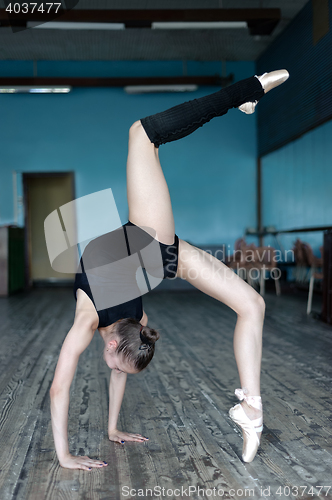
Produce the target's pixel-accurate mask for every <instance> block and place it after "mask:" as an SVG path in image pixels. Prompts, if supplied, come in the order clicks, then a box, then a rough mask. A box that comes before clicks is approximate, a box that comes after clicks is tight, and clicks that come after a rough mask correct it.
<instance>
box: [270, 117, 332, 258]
mask: <svg viewBox="0 0 332 500" xmlns="http://www.w3.org/2000/svg"><path fill="white" fill-rule="evenodd" d="M331 137H332V121H329V122H327V123H325V124H324V125H321V126H320V127H317V128H316V129H314V130H312V131H310V132H308V133H307V134H305V135H304V136H303V137H301V138H300V139H298V140H296V141H293V142H291V143H290V144H288V145H287V146H284V147H283V148H281V149H279V150H277V151H275V152H273V153H270V154H269V155H267V156H264V157H263V159H262V180H263V183H262V186H263V225H264V226H269V225H274V226H276V227H277V228H278V229H292V228H301V227H310V226H320V225H321V226H327V225H332V168H331V158H332V141H331ZM279 238H280V242H281V243H282V245H283V246H284V247H285V248H292V245H293V242H294V241H295V239H296V238H300V239H301V240H303V241H306V242H308V243H309V244H310V245H312V246H313V249H314V252H315V254H316V255H317V256H320V252H319V247H320V246H321V245H322V244H323V234H322V232H315V233H314V232H308V233H296V234H288V235H286V234H285V235H280V236H279ZM266 243H270V244H271V245H274V246H275V241H273V238H266Z"/></svg>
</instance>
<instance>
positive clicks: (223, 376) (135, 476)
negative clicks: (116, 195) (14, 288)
mask: <svg viewBox="0 0 332 500" xmlns="http://www.w3.org/2000/svg"><path fill="white" fill-rule="evenodd" d="M316 300H317V298H316ZM318 300H319V298H318ZM266 302H267V316H266V323H265V330H264V352H263V363H262V397H263V402H264V409H265V412H264V424H265V427H264V431H263V435H262V443H261V448H260V451H259V454H258V455H257V457H256V458H255V460H254V461H253V462H252V463H251V464H244V463H243V462H242V461H241V458H240V457H241V450H242V437H241V434H240V433H239V431H238V430H237V428H236V427H235V426H234V424H233V423H232V421H231V420H230V418H229V417H228V410H229V408H230V407H231V406H232V405H233V404H235V403H236V402H237V400H236V398H235V396H234V390H235V389H236V388H237V387H239V381H238V375H237V370H236V365H235V361H234V355H233V348H232V336H233V328H234V324H235V319H236V317H235V314H234V313H233V312H232V311H231V310H229V309H228V308H227V307H225V306H224V305H221V304H219V303H218V302H217V301H215V300H213V299H211V298H209V297H205V296H204V295H202V294H201V293H200V292H175V293H173V294H170V293H169V292H159V293H151V294H150V295H149V296H147V297H146V298H145V307H144V308H145V310H146V311H147V314H148V315H149V325H150V326H155V327H159V329H160V331H161V334H162V337H161V340H160V341H158V344H157V345H158V348H157V353H156V355H155V359H154V360H153V362H152V363H151V365H150V366H149V367H148V369H147V370H146V371H144V372H142V373H141V374H139V375H131V376H129V377H128V384H127V390H126V394H125V398H124V403H123V407H122V410H121V414H120V428H121V429H122V430H127V431H133V432H139V433H142V434H143V435H144V436H147V437H149V439H150V440H149V442H148V443H146V444H138V443H126V444H125V445H120V444H115V443H111V442H109V441H108V439H107V407H108V394H107V392H108V391H107V389H108V379H109V375H110V370H109V368H108V367H107V366H106V364H105V363H104V362H103V360H102V358H101V352H102V347H103V345H102V342H101V339H100V336H99V335H98V334H96V335H95V338H94V340H93V342H92V343H91V345H90V346H89V348H88V349H87V350H86V351H85V353H84V354H83V355H82V356H81V359H80V363H79V367H78V369H77V373H76V376H75V379H74V382H73V388H72V389H73V390H72V400H71V407H70V425H69V434H70V449H71V451H72V452H73V453H74V454H82V453H83V454H88V455H90V456H91V457H96V458H100V459H102V460H105V461H108V463H109V465H108V467H107V468H103V469H101V470H97V469H94V470H92V471H91V472H84V471H71V470H65V469H62V468H61V467H60V466H59V464H58V461H57V458H56V455H55V451H54V445H53V438H52V433H51V425H50V410H49V405H50V401H49V388H50V384H51V382H52V378H53V373H54V368H55V364H56V361H57V357H58V354H59V350H60V346H61V343H62V341H63V339H64V337H65V335H66V332H67V330H68V329H69V328H70V326H71V322H72V319H73V313H74V300H73V297H72V292H71V291H70V290H69V289H63V290H61V289H50V290H47V289H46V290H45V289H44V290H43V289H37V290H34V291H32V292H31V293H29V294H27V293H26V294H25V293H22V294H18V295H15V296H12V297H10V298H9V299H1V300H0V338H1V352H0V361H1V367H0V392H1V413H0V450H1V451H0V500H11V499H22V500H59V499H60V500H67V499H68V500H78V499H79V500H85V499H86V500H97V499H98V500H113V499H115V500H118V499H121V498H208V497H209V498H242V497H244V496H246V497H253V498H269V499H271V498H275V499H280V498H293V499H294V498H301V499H302V498H303V499H309V498H310V499H314V498H325V499H326V498H330V499H331V498H332V417H331V415H332V412H331V410H332V403H331V401H332V397H331V396H332V384H331V381H332V363H331V346H332V328H331V326H328V325H326V324H324V323H321V322H319V321H317V320H315V319H313V318H312V317H307V316H306V314H305V310H306V297H305V296H304V295H302V294H300V295H282V296H281V297H276V296H275V295H273V294H272V293H271V294H268V295H267V296H266ZM315 306H316V309H317V308H318V309H319V303H317V302H316V304H315V302H314V309H315ZM125 487H127V488H125ZM157 487H160V489H159V490H158V488H157ZM189 487H191V490H190V491H189ZM198 487H200V488H203V490H206V491H203V492H202V491H200V496H199V495H198V493H197V490H196V492H195V489H197V488H198ZM214 487H215V488H216V489H215V490H214V491H213V488H214ZM320 487H321V488H320ZM329 487H330V490H329V491H328V488H329ZM129 488H131V489H133V490H135V491H132V492H131V494H127V493H128V489H129ZM148 488H151V489H152V490H153V491H147V492H146V491H145V490H146V489H148ZM156 488H157V489H156ZM162 488H165V489H164V490H163V489H162ZM181 488H182V491H181ZM296 488H298V490H296ZM319 488H320V495H319ZM209 489H211V490H210V491H209ZM142 490H143V491H142ZM218 490H219V495H218ZM221 490H223V491H221ZM249 490H250V491H249Z"/></svg>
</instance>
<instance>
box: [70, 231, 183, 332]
mask: <svg viewBox="0 0 332 500" xmlns="http://www.w3.org/2000/svg"><path fill="white" fill-rule="evenodd" d="M130 227H132V228H137V229H136V232H137V231H138V234H139V238H138V240H139V241H135V242H134V243H133V244H132V240H128V234H127V233H128V228H130ZM136 240H137V238H136ZM151 242H156V240H154V239H153V238H152V236H151V235H150V234H148V233H147V232H146V231H144V230H143V229H141V228H138V227H137V226H135V224H133V223H132V222H127V223H126V224H124V225H123V226H122V227H120V228H118V229H116V230H115V231H112V232H110V233H106V234H104V235H102V236H99V237H98V238H95V239H94V240H92V241H91V242H90V243H89V244H88V245H87V246H86V248H85V250H84V252H83V255H82V258H81V261H80V266H79V270H78V272H77V274H76V276H75V283H74V296H75V299H76V292H77V290H78V289H79V288H80V289H81V290H83V291H84V292H85V293H86V294H87V295H88V297H89V298H90V299H91V300H92V302H93V304H94V306H95V308H96V311H97V314H98V316H99V325H98V326H99V327H105V326H108V325H111V324H112V323H114V322H115V321H117V320H118V319H122V318H135V319H137V320H138V321H140V320H141V319H142V316H143V302H142V297H141V295H142V292H141V290H140V288H139V286H138V284H137V281H136V272H137V269H138V268H140V267H142V268H144V263H143V262H142V260H141V257H139V258H138V256H137V253H138V254H139V255H140V253H144V250H143V249H144V248H146V247H147V246H148V245H149V244H150V243H151ZM158 243H159V248H160V251H161V258H162V270H161V272H163V276H162V278H163V279H165V278H169V279H171V278H175V276H176V271H177V264H178V248H179V239H178V237H177V235H175V238H174V243H173V245H165V244H163V243H160V242H158ZM135 245H136V248H135ZM130 247H131V248H130ZM141 251H142V252H141ZM129 256H131V257H130V258H129ZM135 257H136V258H135ZM112 264H115V268H114V267H112ZM113 269H114V272H113ZM105 270H106V271H105ZM107 271H109V272H108V275H107ZM160 278H161V276H160ZM91 288H92V289H93V292H94V293H93V292H92V290H91ZM143 293H146V292H143ZM121 294H123V296H125V297H127V298H128V297H134V298H132V299H131V300H127V301H125V302H121ZM119 297H120V298H119ZM112 300H115V301H117V300H118V301H119V302H120V303H116V305H113V306H110V307H107V306H108V305H109V304H110V303H111V302H112Z"/></svg>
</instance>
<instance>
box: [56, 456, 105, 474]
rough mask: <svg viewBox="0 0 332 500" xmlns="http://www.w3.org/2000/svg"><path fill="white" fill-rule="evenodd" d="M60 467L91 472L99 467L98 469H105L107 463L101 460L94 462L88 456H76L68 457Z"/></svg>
mask: <svg viewBox="0 0 332 500" xmlns="http://www.w3.org/2000/svg"><path fill="white" fill-rule="evenodd" d="M60 465H61V467H64V468H65V469H82V470H91V469H92V467H97V468H98V469H100V468H101V467H105V466H106V465H107V463H106V462H102V461H101V460H93V459H92V458H89V457H87V456H84V457H82V456H79V457H76V456H74V455H68V456H67V457H65V458H64V459H63V460H61V461H60Z"/></svg>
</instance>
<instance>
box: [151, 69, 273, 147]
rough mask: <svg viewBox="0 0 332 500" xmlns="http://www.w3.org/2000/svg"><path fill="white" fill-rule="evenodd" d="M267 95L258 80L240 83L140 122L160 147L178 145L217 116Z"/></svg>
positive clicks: (152, 140) (154, 142) (249, 79)
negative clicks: (176, 142) (177, 143)
mask: <svg viewBox="0 0 332 500" xmlns="http://www.w3.org/2000/svg"><path fill="white" fill-rule="evenodd" d="M263 95H264V90H263V88H262V86H261V84H260V81H259V80H258V79H257V78H256V77H254V76H253V77H251V78H246V79H245V80H241V81H240V82H237V83H234V84H233V85H231V86H229V87H226V88H225V89H222V90H219V91H218V92H215V93H214V94H210V95H207V96H204V97H201V98H199V99H194V100H192V101H188V102H185V103H183V104H179V105H178V106H174V107H173V108H170V109H168V110H166V111H163V112H161V113H157V114H156V115H151V116H148V117H146V118H143V119H142V120H141V123H142V125H143V127H144V130H145V132H146V134H147V136H148V137H149V139H150V141H151V142H152V143H153V144H154V145H155V146H156V147H159V146H160V144H165V143H166V142H171V141H176V140H178V139H182V137H186V136H187V135H189V134H191V133H192V132H194V131H195V130H197V129H198V128H199V127H202V125H204V123H207V122H209V121H210V120H211V119H212V118H214V117H216V116H222V115H224V114H226V113H227V111H228V110H229V109H231V108H237V107H239V106H241V104H243V103H245V102H250V101H252V102H253V101H258V100H259V99H261V98H262V97H263Z"/></svg>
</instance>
